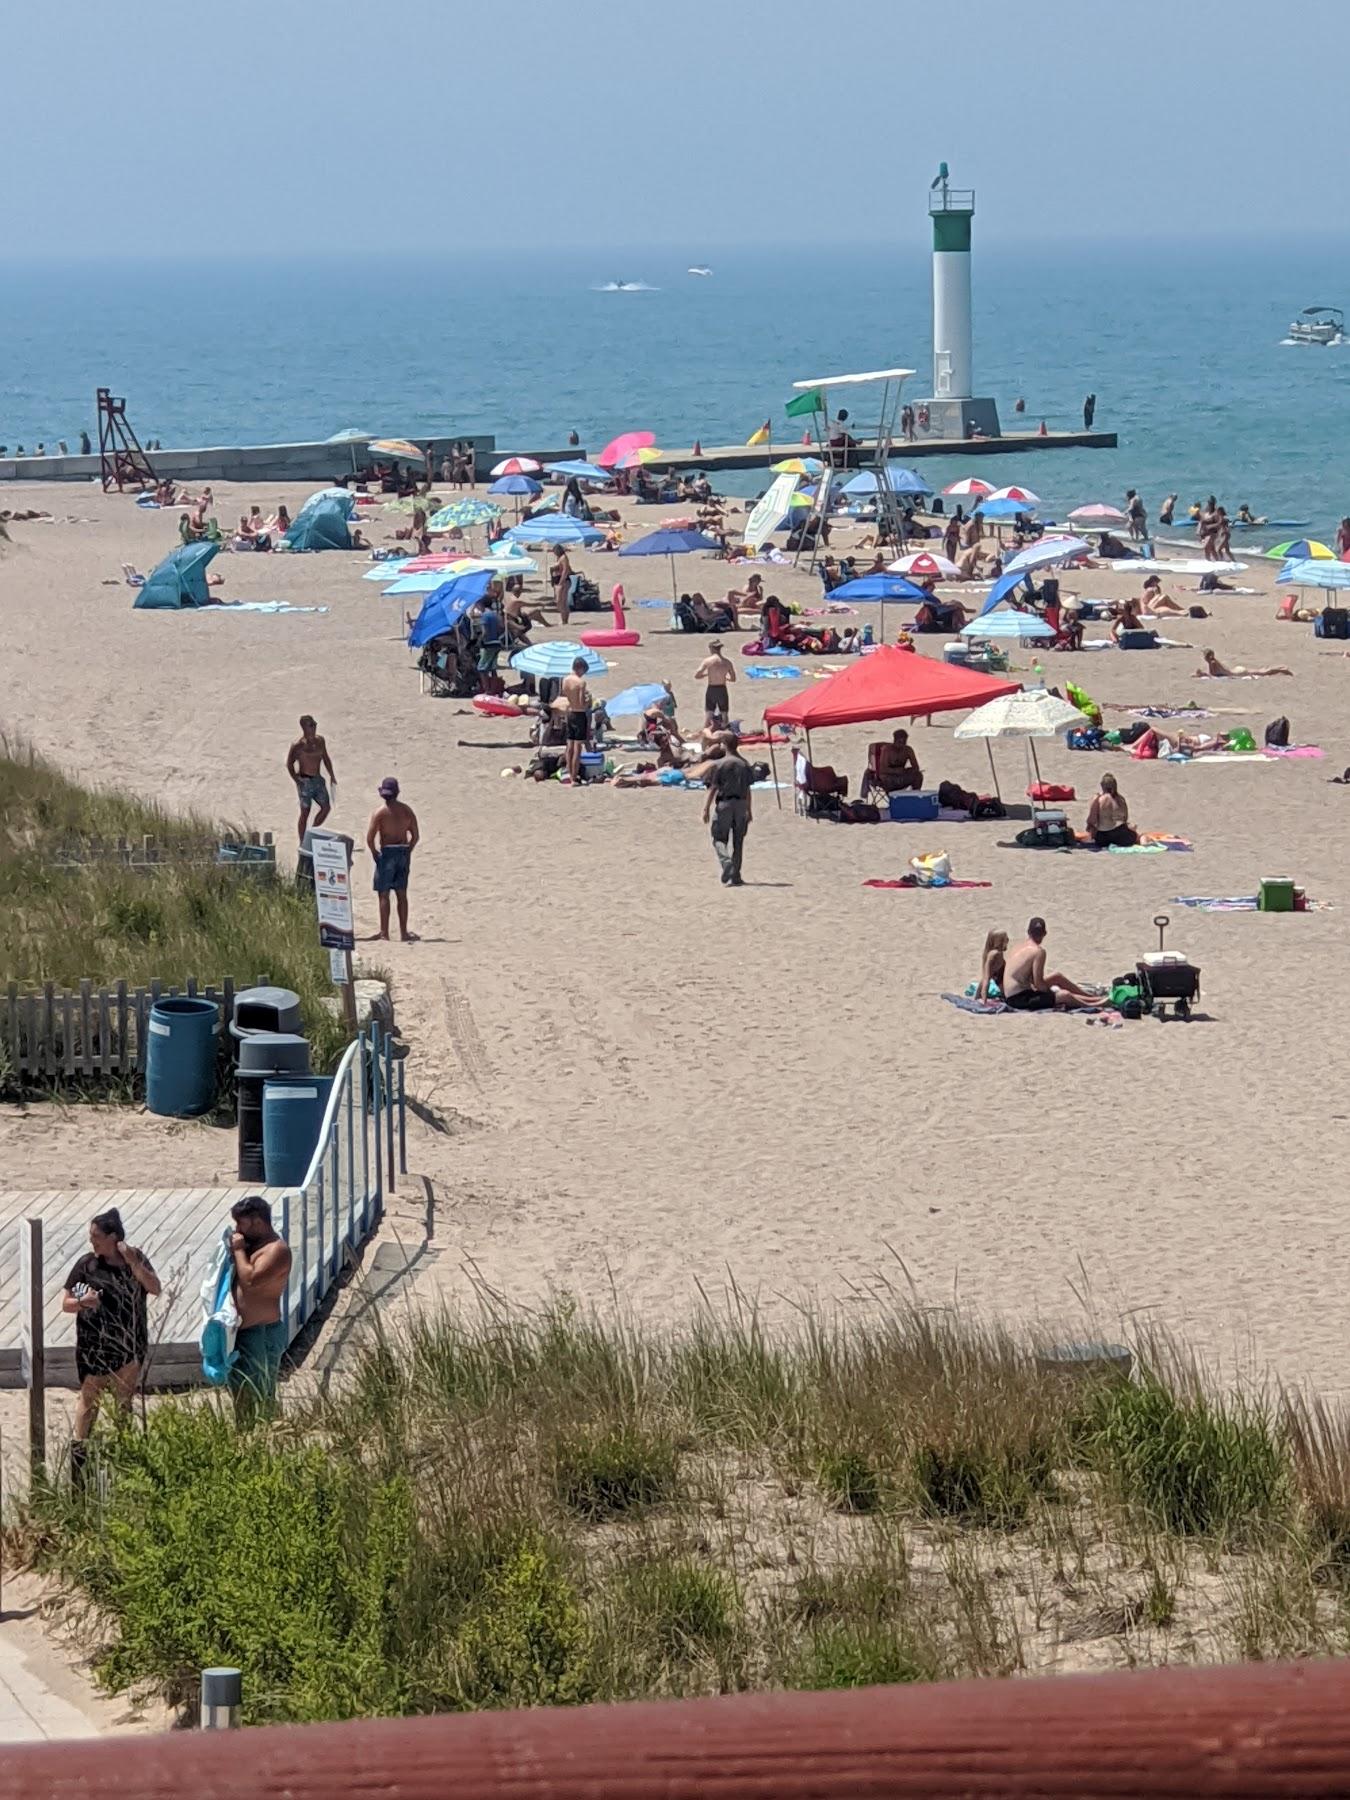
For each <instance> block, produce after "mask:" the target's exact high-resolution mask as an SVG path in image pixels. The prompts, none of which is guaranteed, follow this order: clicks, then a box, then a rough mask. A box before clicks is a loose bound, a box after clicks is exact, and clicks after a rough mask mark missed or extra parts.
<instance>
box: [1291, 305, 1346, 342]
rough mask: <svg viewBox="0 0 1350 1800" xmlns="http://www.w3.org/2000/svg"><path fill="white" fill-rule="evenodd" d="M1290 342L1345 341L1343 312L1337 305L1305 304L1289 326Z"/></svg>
mask: <svg viewBox="0 0 1350 1800" xmlns="http://www.w3.org/2000/svg"><path fill="white" fill-rule="evenodd" d="M1286 342H1287V343H1290V344H1320V345H1321V346H1322V348H1323V349H1326V348H1327V346H1328V345H1331V344H1343V343H1344V342H1345V314H1344V313H1343V312H1342V311H1341V309H1340V307H1339V306H1305V307H1304V309H1303V311H1302V312H1301V313H1300V314H1299V316H1298V317H1297V318H1296V319H1295V320H1294V322H1293V324H1292V325H1291V326H1290V327H1289V336H1288V338H1287V339H1286Z"/></svg>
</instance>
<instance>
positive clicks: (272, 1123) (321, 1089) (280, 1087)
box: [262, 1075, 333, 1187]
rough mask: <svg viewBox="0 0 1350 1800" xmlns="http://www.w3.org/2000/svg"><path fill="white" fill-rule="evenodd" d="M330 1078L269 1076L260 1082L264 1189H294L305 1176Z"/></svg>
mask: <svg viewBox="0 0 1350 1800" xmlns="http://www.w3.org/2000/svg"><path fill="white" fill-rule="evenodd" d="M332 1090H333V1077H332V1076H331V1075H269V1076H268V1077H267V1079H266V1080H265V1081H264V1082H263V1103H262V1127H263V1170H264V1172H265V1175H266V1178H267V1185H268V1187H298V1186H299V1185H300V1183H301V1182H302V1181H303V1180H304V1179H305V1176H306V1175H307V1174H308V1173H309V1164H310V1159H311V1158H312V1157H313V1155H314V1146H315V1145H316V1144H317V1143H318V1141H319V1127H320V1126H321V1125H322V1124H323V1113H324V1108H325V1107H326V1106H327V1105H328V1096H329V1094H330V1093H331V1092H332Z"/></svg>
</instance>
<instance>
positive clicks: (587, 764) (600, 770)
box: [581, 750, 605, 781]
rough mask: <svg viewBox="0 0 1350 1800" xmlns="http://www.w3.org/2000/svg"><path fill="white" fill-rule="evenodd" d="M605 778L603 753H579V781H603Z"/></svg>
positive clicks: (595, 751)
mask: <svg viewBox="0 0 1350 1800" xmlns="http://www.w3.org/2000/svg"><path fill="white" fill-rule="evenodd" d="M604 776H605V758H604V753H603V751H600V750H583V751H582V753H581V779H582V780H583V781H603V780H604Z"/></svg>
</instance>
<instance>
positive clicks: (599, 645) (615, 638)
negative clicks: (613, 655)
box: [581, 631, 642, 650]
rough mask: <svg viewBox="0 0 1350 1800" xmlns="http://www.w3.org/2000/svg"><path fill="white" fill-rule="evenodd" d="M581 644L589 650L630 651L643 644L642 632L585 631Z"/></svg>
mask: <svg viewBox="0 0 1350 1800" xmlns="http://www.w3.org/2000/svg"><path fill="white" fill-rule="evenodd" d="M581 642H582V643H583V644H585V646H586V648H587V649H588V650H630V649H632V647H633V645H634V644H640V643H641V642H642V633H641V632H640V631H583V632H582V634H581Z"/></svg>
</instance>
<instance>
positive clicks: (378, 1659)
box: [50, 1406, 417, 1723]
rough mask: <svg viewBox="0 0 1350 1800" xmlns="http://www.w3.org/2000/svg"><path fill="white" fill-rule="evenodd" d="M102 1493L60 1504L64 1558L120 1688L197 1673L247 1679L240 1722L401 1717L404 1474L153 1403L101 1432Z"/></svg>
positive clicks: (406, 1538)
mask: <svg viewBox="0 0 1350 1800" xmlns="http://www.w3.org/2000/svg"><path fill="white" fill-rule="evenodd" d="M98 1441H99V1445H100V1449H101V1452H102V1456H103V1460H104V1463H105V1465H106V1467H107V1470H108V1477H109V1479H108V1484H107V1487H108V1494H107V1498H106V1500H105V1501H103V1502H102V1503H101V1504H100V1505H95V1504H94V1503H91V1504H90V1507H89V1510H88V1511H84V1510H82V1509H81V1508H80V1507H79V1506H78V1505H77V1504H75V1503H74V1502H62V1501H61V1500H60V1498H59V1497H57V1496H52V1498H51V1500H50V1504H52V1505H54V1506H61V1505H63V1504H64V1505H67V1506H68V1507H69V1509H70V1510H69V1511H68V1513H67V1515H66V1517H65V1518H64V1520H63V1521H62V1523H63V1525H64V1527H65V1529H64V1532H63V1533H62V1536H61V1539H60V1548H59V1551H58V1556H59V1561H60V1564H61V1566H62V1568H63V1569H64V1571H65V1572H66V1573H67V1574H68V1575H69V1576H71V1577H73V1578H75V1579H77V1580H78V1581H79V1582H80V1583H81V1585H82V1586H83V1588H84V1589H85V1591H86V1592H87V1593H88V1595H89V1596H90V1598H91V1599H92V1600H93V1601H94V1602H95V1604H96V1605H97V1606H98V1607H99V1608H100V1610H101V1611H103V1612H104V1613H105V1614H106V1615H107V1616H108V1617H109V1618H110V1619H111V1620H112V1621H114V1622H115V1626H116V1634H115V1637H114V1639H113V1641H112V1642H111V1643H110V1644H109V1645H108V1646H107V1647H106V1649H105V1650H104V1652H103V1653H102V1654H101V1656H100V1657H99V1658H98V1662H97V1666H98V1670H99V1674H100V1677H101V1679H102V1680H103V1681H104V1682H105V1683H106V1685H107V1686H109V1687H110V1688H112V1689H113V1690H115V1691H120V1690H123V1689H126V1688H140V1687H144V1686H147V1685H153V1686H155V1687H157V1688H158V1689H160V1690H161V1691H162V1692H164V1693H165V1694H167V1695H168V1696H169V1697H170V1699H171V1700H173V1701H174V1702H176V1703H180V1704H182V1703H185V1702H189V1701H190V1700H191V1698H192V1696H193V1694H194V1693H195V1691H196V1687H197V1682H198V1678H199V1674H200V1671H201V1670H202V1669H203V1668H206V1667H210V1666H212V1665H216V1664H226V1665H230V1666H235V1667H238V1668H241V1669H242V1670H243V1671H244V1696H245V1701H244V1704H245V1710H246V1716H247V1718H248V1719H249V1721H250V1722H254V1723H257V1722H260V1721H263V1720H268V1719H329V1718H348V1717H352V1716H355V1715H357V1714H371V1713H386V1712H398V1711H400V1710H401V1709H402V1704H403V1696H402V1692H401V1682H400V1675H399V1667H400V1659H399V1656H398V1654H397V1643H398V1639H399V1631H400V1626H399V1608H398V1596H399V1592H400V1590H401V1588H402V1586H403V1584H404V1583H405V1581H406V1579H407V1576H408V1572H409V1569H410V1567H411V1564H412V1561H413V1558H414V1556H415V1555H416V1553H417V1527H416V1523H415V1520H414V1516H413V1506H412V1498H411V1494H410V1492H409V1489H408V1486H407V1484H406V1483H405V1482H402V1481H398V1480H393V1481H372V1480H370V1479H369V1478H367V1477H366V1476H365V1474H364V1472H363V1471H362V1470H361V1469H360V1468H359V1466H354V1465H351V1464H338V1463H336V1462H334V1461H333V1460H332V1459H331V1458H330V1457H328V1456H327V1455H326V1454H325V1453H324V1451H323V1450H322V1449H321V1448H320V1447H319V1446H318V1445H309V1446H304V1447H299V1448H285V1447H281V1446H278V1445H275V1444H273V1443H271V1442H270V1441H269V1440H268V1439H267V1438H266V1437H265V1436H264V1435H263V1434H261V1433H254V1434H250V1435H248V1436H246V1437H240V1436H239V1435H238V1434H237V1433H236V1431H235V1429H234V1426H233V1423H232V1422H231V1421H230V1420H228V1419H226V1418H223V1417H221V1416H218V1415H217V1413H216V1412H215V1410H214V1409H212V1408H210V1407H190V1408H189V1407H177V1406H165V1407H161V1408H157V1409H156V1411H155V1412H154V1413H153V1414H152V1415H151V1418H150V1420H149V1423H148V1426H147V1429H146V1430H145V1431H144V1433H140V1432H135V1431H131V1430H122V1431H119V1432H116V1433H114V1434H111V1435H108V1436H100V1439H99V1440H98Z"/></svg>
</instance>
